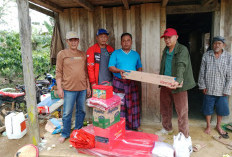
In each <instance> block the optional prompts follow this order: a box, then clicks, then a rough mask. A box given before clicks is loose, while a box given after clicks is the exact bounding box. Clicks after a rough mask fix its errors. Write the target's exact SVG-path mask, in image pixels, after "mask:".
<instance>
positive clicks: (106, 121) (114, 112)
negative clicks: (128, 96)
mask: <svg viewBox="0 0 232 157" xmlns="http://www.w3.org/2000/svg"><path fill="white" fill-rule="evenodd" d="M120 106H121V102H119V103H118V105H117V106H115V107H113V108H110V109H108V110H106V111H103V110H101V109H98V108H93V125H94V126H97V127H100V128H103V129H105V128H107V127H110V126H111V125H113V124H115V123H117V122H119V121H120Z"/></svg>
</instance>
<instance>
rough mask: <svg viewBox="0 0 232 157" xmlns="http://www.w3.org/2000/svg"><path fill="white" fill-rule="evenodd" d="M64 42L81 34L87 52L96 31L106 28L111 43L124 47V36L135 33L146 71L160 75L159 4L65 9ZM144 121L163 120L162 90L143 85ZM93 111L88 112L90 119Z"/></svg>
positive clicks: (92, 42)
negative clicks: (74, 33) (67, 36)
mask: <svg viewBox="0 0 232 157" xmlns="http://www.w3.org/2000/svg"><path fill="white" fill-rule="evenodd" d="M59 20H60V30H61V35H62V39H63V40H62V41H63V42H65V34H66V32H67V31H70V30H73V31H77V32H78V34H79V35H80V45H79V48H80V50H82V51H86V50H87V48H88V47H89V46H91V45H93V44H94V43H95V42H96V39H95V38H96V32H97V30H98V29H99V28H106V29H107V30H108V32H109V33H110V35H109V42H108V43H109V44H110V45H111V46H113V47H114V48H115V49H119V48H121V34H122V33H124V32H128V33H131V34H132V37H133V41H132V42H133V43H132V49H133V50H136V51H137V52H138V53H139V54H140V56H141V61H142V64H143V71H144V72H150V73H157V72H158V71H159V66H160V65H159V64H160V4H158V3H156V4H154V3H153V4H143V5H135V6H131V7H130V10H125V9H124V8H123V7H114V8H103V7H97V8H96V9H95V11H94V12H89V11H87V10H85V9H80V8H75V9H66V10H64V12H63V13H61V14H60V16H59ZM141 102H142V105H141V109H142V120H152V121H154V120H156V121H159V120H160V114H159V88H158V87H157V86H155V85H151V84H145V83H142V86H141ZM89 111H90V110H89V109H87V117H88V114H90V115H91V114H92V113H88V112H89Z"/></svg>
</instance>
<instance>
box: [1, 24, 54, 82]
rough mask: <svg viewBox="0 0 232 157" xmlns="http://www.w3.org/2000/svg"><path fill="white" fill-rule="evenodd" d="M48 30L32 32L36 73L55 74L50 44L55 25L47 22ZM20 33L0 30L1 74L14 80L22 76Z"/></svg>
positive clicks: (36, 74)
mask: <svg viewBox="0 0 232 157" xmlns="http://www.w3.org/2000/svg"><path fill="white" fill-rule="evenodd" d="M45 25H46V28H47V29H48V32H42V33H40V32H37V30H34V32H33V33H32V58H33V67H34V75H35V76H38V75H41V76H43V74H44V73H45V72H46V73H51V74H54V70H55V69H54V67H52V68H51V66H50V44H51V37H52V28H53V26H51V25H49V24H48V23H46V24H45ZM20 49H21V47H20V37H19V33H16V32H7V31H0V75H1V76H3V77H5V78H7V79H9V80H13V78H14V79H15V78H22V77H23V70H22V57H21V51H20Z"/></svg>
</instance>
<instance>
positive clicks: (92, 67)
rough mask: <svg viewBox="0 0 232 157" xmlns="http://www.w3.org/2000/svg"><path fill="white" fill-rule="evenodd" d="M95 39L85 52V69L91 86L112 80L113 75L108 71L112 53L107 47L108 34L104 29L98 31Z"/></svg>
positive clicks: (109, 47)
mask: <svg viewBox="0 0 232 157" xmlns="http://www.w3.org/2000/svg"><path fill="white" fill-rule="evenodd" d="M96 39H97V43H96V44H94V45H93V46H91V47H90V48H89V49H88V50H87V68H88V74H89V82H90V83H91V85H92V86H93V85H96V84H101V83H102V82H104V81H107V82H112V80H113V75H112V73H111V72H110V71H109V69H108V64H109V59H110V55H111V53H112V52H113V51H114V49H113V48H112V47H111V46H109V45H107V41H108V39H109V33H108V32H107V30H105V29H99V30H98V32H97V37H96Z"/></svg>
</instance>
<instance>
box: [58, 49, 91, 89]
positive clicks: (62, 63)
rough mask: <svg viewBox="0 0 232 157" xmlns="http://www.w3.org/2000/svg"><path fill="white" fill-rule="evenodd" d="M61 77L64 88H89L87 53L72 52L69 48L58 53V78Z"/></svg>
mask: <svg viewBox="0 0 232 157" xmlns="http://www.w3.org/2000/svg"><path fill="white" fill-rule="evenodd" d="M58 78H61V84H62V88H63V89H64V90H68V91H81V90H85V89H87V81H88V80H87V79H88V74H87V64H86V54H85V53H84V52H81V51H77V52H76V53H72V52H70V51H68V50H67V49H65V50H62V51H60V52H59V53H58V55H57V62H56V79H58Z"/></svg>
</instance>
